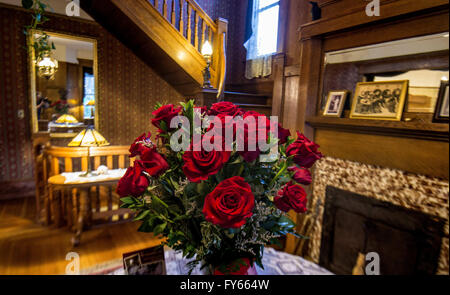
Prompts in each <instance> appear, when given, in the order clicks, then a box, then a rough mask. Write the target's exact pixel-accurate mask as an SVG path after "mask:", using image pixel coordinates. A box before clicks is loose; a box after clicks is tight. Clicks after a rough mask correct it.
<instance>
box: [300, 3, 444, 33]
mask: <svg viewBox="0 0 450 295" xmlns="http://www.w3.org/2000/svg"><path fill="white" fill-rule="evenodd" d="M444 7H446V8H447V9H448V1H447V0H428V1H414V0H397V1H389V2H384V3H381V10H382V13H381V15H380V16H374V17H368V16H367V15H366V12H365V9H364V8H363V9H358V10H356V11H355V10H353V11H350V12H347V13H345V14H342V15H336V17H334V18H328V19H320V20H317V21H313V22H310V23H307V24H304V25H302V26H301V27H300V39H301V40H307V39H310V38H313V37H316V36H320V35H324V34H329V33H333V32H337V31H342V30H345V29H350V28H353V27H355V26H361V25H366V24H369V23H373V22H380V21H385V20H388V19H391V18H394V17H399V16H401V15H406V14H411V13H417V12H418V11H424V10H430V9H431V10H432V9H442V8H444Z"/></svg>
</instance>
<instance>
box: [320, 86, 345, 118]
mask: <svg viewBox="0 0 450 295" xmlns="http://www.w3.org/2000/svg"><path fill="white" fill-rule="evenodd" d="M349 93H350V92H349V91H348V90H334V91H330V92H329V93H328V98H327V103H326V105H325V110H324V112H323V115H324V116H326V117H337V118H340V117H341V116H342V112H343V110H344V106H345V102H346V101H347V97H348V95H349Z"/></svg>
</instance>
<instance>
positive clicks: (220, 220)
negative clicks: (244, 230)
mask: <svg viewBox="0 0 450 295" xmlns="http://www.w3.org/2000/svg"><path fill="white" fill-rule="evenodd" d="M254 206H255V196H254V195H253V193H252V190H251V188H250V185H249V184H248V183H246V182H245V181H244V178H242V177H240V176H235V177H232V178H229V179H226V180H224V181H222V182H221V183H219V185H218V186H217V187H216V188H215V189H214V190H213V191H212V192H211V193H209V194H208V195H207V196H206V198H205V204H204V206H203V214H204V215H205V219H206V220H207V221H209V222H211V223H213V224H216V225H219V226H221V227H223V228H239V227H241V226H243V225H244V224H245V222H246V221H247V218H250V217H252V215H253V212H252V210H253V208H254Z"/></svg>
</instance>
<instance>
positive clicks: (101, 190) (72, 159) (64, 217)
mask: <svg viewBox="0 0 450 295" xmlns="http://www.w3.org/2000/svg"><path fill="white" fill-rule="evenodd" d="M128 149H129V146H108V147H98V148H91V151H90V155H91V157H90V158H89V159H88V152H87V148H69V147H55V146H48V147H46V148H45V149H44V160H43V163H42V170H43V173H42V179H40V180H39V181H40V182H42V183H44V184H45V186H44V193H43V194H42V195H37V203H43V206H42V207H43V208H44V210H43V212H44V223H45V224H46V225H50V224H54V225H56V226H57V227H59V226H61V225H63V223H64V222H65V223H66V224H67V225H68V227H69V228H72V227H73V225H74V224H75V220H73V216H74V214H72V213H73V212H79V210H80V208H79V203H78V201H77V200H78V193H79V192H78V191H77V190H76V189H73V190H72V191H70V192H69V191H64V190H61V191H58V192H57V193H55V194H52V195H53V197H54V199H53V200H50V196H49V185H48V179H49V178H50V177H52V176H55V175H58V174H61V173H63V172H75V171H86V170H87V167H88V161H92V162H91V167H92V168H93V170H95V169H97V168H98V167H99V166H100V165H105V166H107V167H108V169H119V168H127V167H129V166H131V165H133V162H134V159H130V158H129V157H128V154H129V152H128ZM87 191H88V194H89V198H88V199H89V200H90V204H89V210H90V211H91V212H90V213H92V211H93V210H92V208H94V212H96V213H100V211H103V210H101V209H102V206H101V203H104V202H106V204H107V205H106V206H107V211H113V208H114V207H115V206H119V198H118V196H117V195H116V193H115V189H114V188H113V187H112V186H100V185H96V186H92V187H89V188H88V189H87ZM103 215H104V216H105V218H106V217H107V215H106V214H103ZM116 216H117V217H113V216H111V217H109V221H110V222H113V219H115V218H117V219H118V220H119V221H123V220H125V219H126V217H127V216H119V215H116Z"/></svg>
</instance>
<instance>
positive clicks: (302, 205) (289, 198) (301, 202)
mask: <svg viewBox="0 0 450 295" xmlns="http://www.w3.org/2000/svg"><path fill="white" fill-rule="evenodd" d="M273 202H274V203H275V205H276V206H277V207H278V209H280V210H281V211H284V212H289V210H291V209H292V210H294V211H295V212H297V213H305V212H306V202H307V200H306V192H305V190H304V189H303V188H302V187H301V186H300V185H298V184H293V183H292V182H289V183H288V184H286V186H285V187H284V188H283V189H282V190H281V191H279V192H278V196H276V197H275V199H274V200H273Z"/></svg>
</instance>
